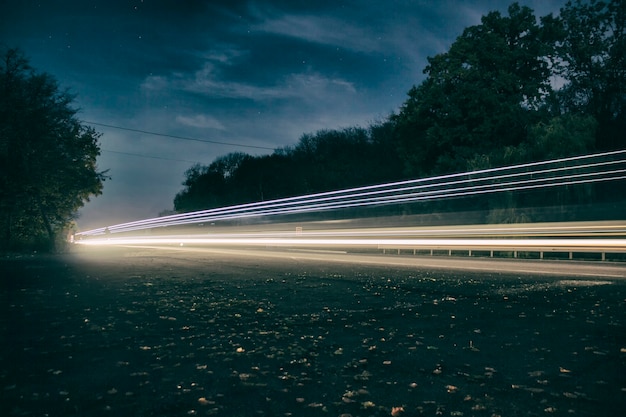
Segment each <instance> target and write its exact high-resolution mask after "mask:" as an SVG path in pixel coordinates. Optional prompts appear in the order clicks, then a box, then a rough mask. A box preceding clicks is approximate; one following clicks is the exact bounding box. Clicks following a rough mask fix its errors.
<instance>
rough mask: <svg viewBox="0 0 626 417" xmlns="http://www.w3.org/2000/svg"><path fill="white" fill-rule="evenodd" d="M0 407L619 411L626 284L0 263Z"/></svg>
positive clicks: (225, 263) (154, 257) (274, 412)
mask: <svg viewBox="0 0 626 417" xmlns="http://www.w3.org/2000/svg"><path fill="white" fill-rule="evenodd" d="M0 273H1V279H0V283H1V285H0V335H1V338H0V340H1V342H2V345H1V346H0V415H2V416H68V415H80V416H190V415H203V416H204V415H219V416H333V417H335V416H342V417H348V416H353V417H356V416H390V415H391V416H420V415H425V416H436V415H441V416H490V417H494V416H551V415H558V416H564V415H567V416H615V415H620V414H622V415H623V413H624V412H625V410H626V280H623V279H617V278H615V279H610V278H593V277H585V278H574V277H568V276H562V277H560V276H544V277H542V276H532V275H528V274H518V275H515V274H502V273H500V274H499V273H495V272H490V273H487V272H477V271H473V272H460V271H446V270H441V269H430V270H429V269H423V268H414V267H413V268H409V267H399V266H395V267H392V266H389V267H385V266H371V265H370V266H368V265H350V264H340V263H323V262H319V261H306V260H297V259H291V260H289V259H287V260H284V259H283V260H280V259H269V258H268V259H262V258H257V257H243V256H235V255H224V254H210V253H206V254H200V253H193V254H192V253H186V252H182V251H181V252H171V253H169V252H168V253H163V252H157V251H154V250H150V249H115V248H109V249H108V250H107V251H105V252H96V251H94V250H81V251H78V252H76V253H71V254H66V255H60V256H44V255H37V256H22V257H18V256H13V257H6V256H5V257H4V258H2V259H0Z"/></svg>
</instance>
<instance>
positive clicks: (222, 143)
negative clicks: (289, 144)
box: [83, 120, 275, 151]
mask: <svg viewBox="0 0 626 417" xmlns="http://www.w3.org/2000/svg"><path fill="white" fill-rule="evenodd" d="M83 123H87V124H89V125H94V126H103V127H110V128H112V129H118V130H126V131H128V132H136V133H143V134H146V135H153V136H161V137H165V138H171V139H179V140H189V141H193V142H203V143H213V144H215V145H226V146H238V147H241V148H252V149H265V150H270V151H273V150H275V149H274V148H270V147H267V146H255V145H244V144H242V143H233V142H219V141H216V140H208V139H197V138H188V137H185V136H177V135H168V134H165V133H158V132H149V131H147V130H140V129H131V128H129V127H122V126H115V125H109V124H106V123H98V122H90V121H88V120H83Z"/></svg>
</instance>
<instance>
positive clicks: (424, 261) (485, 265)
mask: <svg viewBox="0 0 626 417" xmlns="http://www.w3.org/2000/svg"><path fill="white" fill-rule="evenodd" d="M117 248H118V249H119V250H123V251H127V255H126V256H137V255H136V254H138V253H139V254H141V256H148V257H160V256H168V257H176V258H179V259H180V258H182V259H186V260H188V261H189V262H190V263H194V262H199V261H203V260H205V259H207V258H209V257H216V256H217V257H221V258H224V257H228V258H233V259H235V262H237V259H239V262H241V261H243V260H245V262H250V259H254V258H258V259H265V260H272V261H273V262H274V263H284V264H293V263H308V264H328V263H342V264H359V265H372V266H384V267H398V268H402V269H407V268H408V269H416V270H424V269H447V270H454V271H476V272H480V271H482V272H490V273H507V274H524V275H535V276H543V275H547V276H569V277H595V278H626V263H619V262H600V261H590V262H584V261H563V260H559V261H550V260H526V259H515V260H512V259H494V258H468V257H448V256H410V255H401V256H399V255H389V254H387V255H382V254H380V253H367V254H363V253H349V252H345V251H339V250H336V251H335V250H315V249H286V248H272V249H259V248H258V247H248V248H246V247H237V248H221V247H208V246H197V247H193V246H182V247H181V246H161V245H159V246H149V245H146V246H128V247H125V246H118V247H117ZM103 250H104V249H102V248H98V247H86V248H80V251H81V252H83V253H91V254H92V255H93V254H97V253H98V252H99V251H103ZM133 254H134V255H133Z"/></svg>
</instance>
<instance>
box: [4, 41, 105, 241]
mask: <svg viewBox="0 0 626 417" xmlns="http://www.w3.org/2000/svg"><path fill="white" fill-rule="evenodd" d="M0 89H1V91H2V93H1V94H0V161H1V162H0V227H1V233H2V237H3V239H2V242H3V244H4V245H8V246H18V245H20V244H31V245H32V244H42V242H45V245H46V246H48V247H49V248H52V249H53V248H54V245H55V240H56V235H57V234H58V233H59V232H60V231H62V230H63V229H64V228H65V227H67V226H68V225H69V224H70V222H71V221H72V219H74V218H75V216H76V211H77V210H78V209H79V208H80V207H82V206H83V205H84V203H85V202H86V201H89V197H90V196H92V195H99V194H100V193H101V192H102V187H103V181H105V179H106V178H107V177H106V175H105V174H106V172H98V171H97V167H96V158H97V156H98V155H99V154H100V148H99V144H98V138H99V136H100V135H99V134H98V133H97V132H96V131H95V130H94V129H92V128H90V127H86V126H83V125H81V124H80V122H79V121H78V119H77V118H76V113H77V110H76V109H74V108H73V107H72V106H71V104H72V101H73V99H74V97H73V96H72V95H71V94H69V93H68V92H67V91H62V90H60V88H59V86H58V84H57V82H56V80H55V79H54V78H53V77H52V76H50V75H49V74H45V73H38V72H36V71H35V70H34V69H33V68H31V66H30V65H29V63H28V60H27V59H26V58H25V57H24V56H23V55H22V53H21V52H19V51H18V50H16V49H7V50H6V51H5V52H4V53H3V54H2V62H1V63H0Z"/></svg>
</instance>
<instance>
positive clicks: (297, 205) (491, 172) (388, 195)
mask: <svg viewBox="0 0 626 417" xmlns="http://www.w3.org/2000/svg"><path fill="white" fill-rule="evenodd" d="M625 154H626V150H621V151H614V152H605V153H599V154H593V155H584V156H577V157H571V158H561V159H555V160H550V161H543V162H534V163H529V164H520V165H514V166H507V167H500V168H491V169H485V170H479V171H472V172H465V173H458V174H450V175H442V176H437V177H431V178H424V179H416V180H407V181H399V182H393V183H388V184H379V185H371V186H365V187H357V188H350V189H345V190H338V191H329V192H324V193H316V194H309V195H303V196H297V197H289V198H281V199H276V200H271V201H266V202H255V203H248V204H241V205H236V206H229V207H222V208H216V209H210V210H202V211H197V212H192V213H183V214H177V215H171V216H165V217H159V218H152V219H145V220H139V221H135V222H129V223H122V224H117V225H111V226H108V227H107V228H99V229H94V230H89V231H85V232H81V233H78V234H77V236H82V237H88V236H97V235H104V234H106V233H107V231H108V232H109V233H111V234H114V233H121V232H131V231H137V230H142V229H151V228H157V227H167V226H178V225H187V224H197V223H206V222H215V221H219V220H232V219H241V218H249V217H259V216H275V215H281V214H296V213H307V212H316V211H326V210H335V209H344V208H352V207H367V206H374V205H389V204H406V203H415V202H423V201H430V200H435V199H444V198H457V197H468V196H475V195H484V194H492V193H500V192H507V191H508V192H510V191H528V190H534V189H542V188H552V187H563V186H568V185H576V184H588V183H597V182H606V181H616V180H623V179H626V159H624V156H625Z"/></svg>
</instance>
